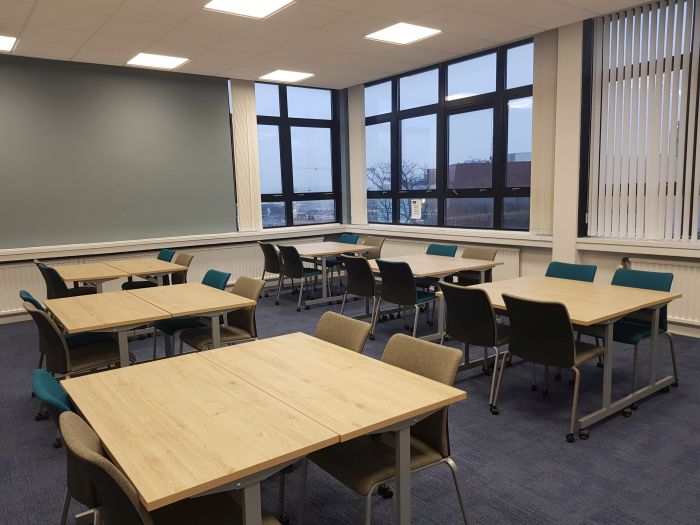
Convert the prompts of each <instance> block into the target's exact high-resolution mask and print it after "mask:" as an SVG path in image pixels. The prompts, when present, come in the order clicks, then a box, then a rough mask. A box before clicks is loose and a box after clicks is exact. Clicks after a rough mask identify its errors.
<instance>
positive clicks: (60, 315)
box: [45, 291, 171, 334]
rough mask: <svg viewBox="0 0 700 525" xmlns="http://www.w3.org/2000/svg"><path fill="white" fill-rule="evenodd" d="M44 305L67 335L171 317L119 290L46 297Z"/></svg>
mask: <svg viewBox="0 0 700 525" xmlns="http://www.w3.org/2000/svg"><path fill="white" fill-rule="evenodd" d="M45 304H46V308H48V309H49V310H50V311H51V313H52V314H53V315H54V317H55V318H56V319H58V322H59V323H60V324H61V325H63V327H64V328H65V330H66V332H68V333H69V334H76V333H80V332H90V331H95V330H106V329H110V328H119V327H122V326H131V325H135V324H140V323H147V322H150V321H158V320H160V319H167V318H169V317H171V315H170V314H169V313H168V312H166V311H164V310H161V309H160V308H157V307H155V306H153V305H152V304H150V303H147V302H146V301H142V300H141V299H139V298H138V297H136V296H134V295H132V294H130V293H129V292H123V291H122V292H107V293H98V294H93V295H80V296H77V297H65V298H63V299H48V300H47V301H45Z"/></svg>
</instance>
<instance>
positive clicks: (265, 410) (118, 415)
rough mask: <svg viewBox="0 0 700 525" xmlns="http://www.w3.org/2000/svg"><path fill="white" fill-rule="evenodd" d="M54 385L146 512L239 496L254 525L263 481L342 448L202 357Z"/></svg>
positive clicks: (330, 434)
mask: <svg viewBox="0 0 700 525" xmlns="http://www.w3.org/2000/svg"><path fill="white" fill-rule="evenodd" d="M61 385H62V386H63V388H64V389H65V390H66V392H67V393H68V395H69V396H70V397H71V399H72V401H73V403H75V405H76V406H77V407H78V408H79V409H80V412H81V413H82V414H83V416H84V417H85V419H86V420H87V421H88V423H89V424H90V426H91V427H92V428H93V429H94V430H95V432H96V433H97V435H98V436H99V437H100V440H101V441H102V444H103V446H104V449H105V450H106V452H107V453H108V454H109V456H111V458H112V460H113V461H114V463H115V464H117V465H118V466H119V468H120V469H121V470H122V471H123V472H124V474H125V475H126V476H127V477H128V478H129V480H130V481H131V482H132V483H133V485H134V487H135V488H136V491H137V492H138V495H139V498H140V500H141V503H142V504H143V506H144V507H145V508H146V509H147V510H149V511H152V510H155V509H158V508H161V507H163V506H165V505H168V504H171V503H175V502H177V501H180V500H183V499H186V498H188V497H194V496H197V495H205V494H207V493H212V492H222V491H240V492H239V493H240V494H241V496H242V497H241V498H240V501H241V503H242V509H243V514H244V523H245V524H246V525H259V524H260V523H261V522H262V516H261V501H260V482H261V481H262V480H264V479H266V478H268V477H269V476H270V475H272V474H274V473H275V472H277V471H279V470H281V469H283V468H285V467H286V466H288V465H289V464H291V463H293V462H294V461H296V460H298V459H300V458H302V457H304V456H305V455H307V454H310V453H312V452H315V451H317V450H320V449H322V448H324V447H327V446H329V445H332V444H335V443H337V442H338V440H339V438H338V435H337V433H336V432H335V431H333V430H331V429H329V428H327V427H325V426H324V425H323V424H321V423H319V422H317V421H314V420H313V419H312V418H311V417H309V416H308V415H306V414H303V413H301V412H299V411H298V410H295V409H294V408H293V407H291V406H289V405H288V404H287V403H285V402H284V401H283V400H279V399H277V398H275V397H273V396H271V395H270V394H268V393H266V392H265V391H263V390H261V389H260V388H258V387H257V386H255V385H254V384H251V383H250V382H248V381H245V380H243V379H241V378H239V377H237V376H236V375H234V374H232V373H230V372H229V371H227V370H225V369H224V368H222V367H220V366H218V365H217V364H216V363H214V362H213V361H211V360H208V359H205V358H204V357H203V354H200V353H193V354H186V355H182V356H178V357H175V358H173V359H161V360H158V361H153V362H150V363H144V364H140V365H138V366H131V367H127V368H120V369H116V370H110V371H107V372H103V373H100V374H91V375H86V376H82V377H77V378H70V379H66V380H64V381H62V382H61Z"/></svg>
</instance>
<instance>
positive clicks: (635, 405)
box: [630, 401, 639, 410]
mask: <svg viewBox="0 0 700 525" xmlns="http://www.w3.org/2000/svg"><path fill="white" fill-rule="evenodd" d="M630 408H631V409H632V410H637V409H638V408H639V403H637V402H636V401H635V402H634V403H632V404H631V405H630Z"/></svg>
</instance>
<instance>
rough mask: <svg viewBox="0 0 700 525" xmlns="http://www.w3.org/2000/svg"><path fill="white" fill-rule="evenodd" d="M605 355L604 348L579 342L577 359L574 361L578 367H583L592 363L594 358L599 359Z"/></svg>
mask: <svg viewBox="0 0 700 525" xmlns="http://www.w3.org/2000/svg"><path fill="white" fill-rule="evenodd" d="M604 353H605V349H604V348H603V347H602V346H596V345H593V344H591V343H584V342H582V341H579V342H577V343H576V359H575V360H574V364H575V365H576V366H579V365H582V364H583V363H585V362H586V361H590V360H591V359H593V358H594V357H598V356H599V355H603V354H604Z"/></svg>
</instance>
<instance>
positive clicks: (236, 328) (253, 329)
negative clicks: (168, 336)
mask: <svg viewBox="0 0 700 525" xmlns="http://www.w3.org/2000/svg"><path fill="white" fill-rule="evenodd" d="M263 286H265V281H263V280H262V279H253V278H252V277H246V276H244V275H242V276H240V277H239V278H238V279H236V284H234V285H233V288H232V289H231V293H232V294H234V295H240V296H241V297H245V298H247V299H253V300H254V301H256V303H257V300H258V298H259V297H260V292H261V291H262V289H263ZM256 307H257V304H256V305H255V306H247V307H245V308H239V309H238V310H233V311H232V312H228V313H227V314H226V321H227V323H226V324H225V325H222V326H221V344H222V345H230V344H234V343H242V342H244V341H253V340H255V339H257V337H258V329H257V325H256V323H255V310H256ZM183 344H186V345H188V346H191V347H192V348H194V349H195V350H197V351H198V352H201V351H202V350H207V349H209V348H212V347H213V346H214V342H213V341H212V338H211V328H210V327H208V326H207V327H202V328H191V329H188V330H184V331H183V332H181V333H180V353H182V346H183Z"/></svg>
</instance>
